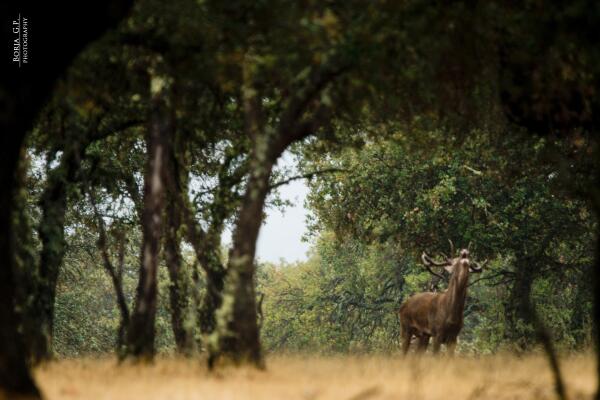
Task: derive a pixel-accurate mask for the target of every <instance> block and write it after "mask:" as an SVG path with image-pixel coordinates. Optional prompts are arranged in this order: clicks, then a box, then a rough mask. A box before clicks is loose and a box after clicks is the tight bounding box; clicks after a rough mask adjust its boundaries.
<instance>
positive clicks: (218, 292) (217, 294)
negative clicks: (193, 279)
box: [199, 254, 226, 335]
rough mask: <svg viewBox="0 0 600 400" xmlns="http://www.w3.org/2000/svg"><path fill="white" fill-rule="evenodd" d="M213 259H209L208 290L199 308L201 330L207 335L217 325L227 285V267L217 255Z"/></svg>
mask: <svg viewBox="0 0 600 400" xmlns="http://www.w3.org/2000/svg"><path fill="white" fill-rule="evenodd" d="M211 258H212V259H214V260H213V261H208V263H207V264H208V265H209V266H208V267H207V268H205V269H204V270H205V272H206V290H205V291H204V296H203V297H202V304H201V305H200V310H199V325H200V331H201V332H202V333H203V334H205V335H210V334H212V333H213V332H214V331H215V328H216V327H217V319H216V312H217V310H218V309H219V307H221V304H222V303H223V288H224V287H225V276H226V274H225V269H224V268H223V266H222V265H221V261H220V260H218V258H217V255H216V254H215V255H214V256H213V257H211Z"/></svg>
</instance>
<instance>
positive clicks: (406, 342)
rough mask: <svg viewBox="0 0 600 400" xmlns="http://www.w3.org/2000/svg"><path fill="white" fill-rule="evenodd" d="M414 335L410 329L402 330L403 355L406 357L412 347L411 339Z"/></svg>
mask: <svg viewBox="0 0 600 400" xmlns="http://www.w3.org/2000/svg"><path fill="white" fill-rule="evenodd" d="M411 336H412V333H411V332H410V331H409V330H408V328H403V329H402V354H404V355H406V353H408V348H409V347H410V338H411Z"/></svg>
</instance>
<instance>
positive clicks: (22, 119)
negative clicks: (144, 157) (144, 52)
mask: <svg viewBox="0 0 600 400" xmlns="http://www.w3.org/2000/svg"><path fill="white" fill-rule="evenodd" d="M32 3H33V4H32ZM131 3H132V2H131V1H95V2H88V3H86V4H83V3H81V4H79V5H77V4H63V5H60V4H50V3H39V2H19V3H13V2H0V15H3V16H6V17H7V18H15V17H16V16H17V15H18V14H19V13H21V14H22V15H24V16H26V17H28V18H29V19H30V20H31V21H36V22H35V28H32V29H35V30H36V32H43V34H42V35H37V36H36V45H35V56H33V55H32V57H35V59H36V60H38V61H39V60H44V62H32V63H31V64H29V65H24V66H23V68H17V67H18V65H17V64H16V63H12V64H13V65H12V67H13V68H11V71H3V74H2V77H1V78H0V103H2V107H3V112H2V113H0V114H1V115H0V182H2V184H3V185H4V186H3V190H2V191H1V193H0V393H2V391H4V392H8V394H7V395H8V397H9V398H14V397H17V396H29V397H31V398H38V397H39V393H38V391H37V389H36V387H35V384H34V383H33V381H32V379H31V375H30V373H29V371H28V368H27V365H26V363H25V356H26V353H25V349H24V345H23V343H22V338H21V335H19V334H18V333H17V328H18V326H19V324H18V321H17V318H16V315H15V310H14V306H15V291H14V287H15V285H16V284H17V282H15V280H14V272H13V266H14V247H13V240H14V236H13V231H12V229H11V225H12V224H11V218H12V212H13V211H14V203H13V201H14V197H13V196H14V189H15V187H16V180H15V171H16V167H17V162H18V157H19V155H20V149H21V144H22V143H23V139H24V138H25V134H26V133H27V131H28V130H29V129H30V128H31V126H32V124H33V121H34V119H35V117H36V115H37V114H38V111H39V109H40V108H41V107H42V105H43V103H44V101H45V100H46V98H47V97H48V95H49V94H50V92H51V90H52V87H53V85H54V83H55V81H56V79H58V78H59V77H60V75H61V74H62V73H63V72H64V70H65V69H66V67H67V66H68V65H69V64H70V62H71V60H72V59H73V57H75V55H76V54H77V53H78V52H79V51H80V50H81V49H82V48H83V47H84V46H85V45H86V44H87V43H89V42H90V41H91V40H93V39H95V38H96V37H98V36H99V35H100V34H101V33H103V32H104V31H105V30H106V29H107V28H109V27H111V26H113V25H114V24H115V23H116V22H118V21H119V20H120V19H121V18H123V17H124V16H125V15H126V13H127V12H128V10H129V7H130V6H131ZM73 16H75V18H73ZM1 29H2V33H3V37H4V38H6V37H9V36H10V35H11V34H12V33H9V30H11V29H12V28H11V26H10V24H8V23H4V24H3V27H2V28H1ZM73 32H77V35H73ZM56 43H61V44H62V45H61V46H58V47H57V46H55V44H56ZM4 62H7V61H6V60H5V61H4ZM7 69H8V68H7Z"/></svg>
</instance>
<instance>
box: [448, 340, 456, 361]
mask: <svg viewBox="0 0 600 400" xmlns="http://www.w3.org/2000/svg"><path fill="white" fill-rule="evenodd" d="M455 348H456V339H453V340H450V341H449V342H448V343H447V344H446V350H447V353H448V357H452V356H454V349H455Z"/></svg>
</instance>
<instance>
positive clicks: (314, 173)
mask: <svg viewBox="0 0 600 400" xmlns="http://www.w3.org/2000/svg"><path fill="white" fill-rule="evenodd" d="M335 172H348V170H347V169H342V168H325V169H321V170H317V171H311V172H307V173H306V174H301V175H295V176H291V177H289V178H287V179H284V180H282V181H279V182H275V183H273V184H272V185H270V186H269V190H273V189H276V188H278V187H280V186H283V185H287V184H288V183H290V182H293V181H297V180H300V179H309V180H310V179H312V178H313V177H315V176H319V175H325V174H331V173H335Z"/></svg>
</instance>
